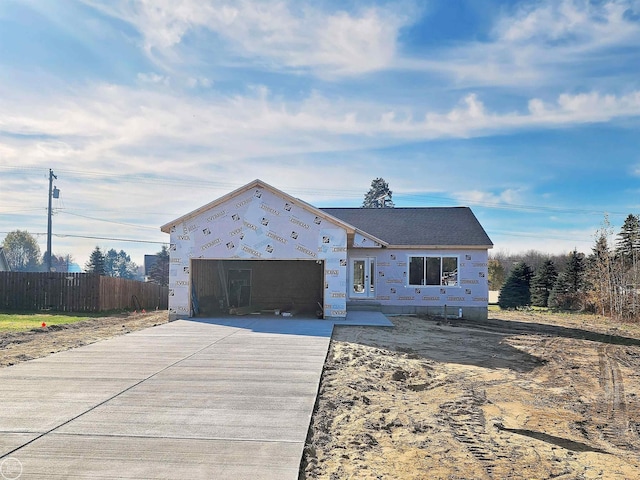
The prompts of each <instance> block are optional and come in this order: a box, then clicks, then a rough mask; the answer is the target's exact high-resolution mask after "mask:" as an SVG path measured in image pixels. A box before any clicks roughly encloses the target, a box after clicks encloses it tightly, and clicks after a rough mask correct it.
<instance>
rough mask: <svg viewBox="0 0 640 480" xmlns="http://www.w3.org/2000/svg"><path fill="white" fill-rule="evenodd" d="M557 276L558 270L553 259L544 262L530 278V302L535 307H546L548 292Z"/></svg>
mask: <svg viewBox="0 0 640 480" xmlns="http://www.w3.org/2000/svg"><path fill="white" fill-rule="evenodd" d="M557 278H558V272H557V271H556V266H555V264H554V263H553V260H547V261H546V262H544V263H543V264H542V265H541V266H540V267H539V268H538V270H536V274H535V275H534V276H533V278H532V279H531V304H532V305H535V306H536V307H546V306H548V302H549V294H550V293H551V290H552V289H553V286H554V285H555V283H556V279H557Z"/></svg>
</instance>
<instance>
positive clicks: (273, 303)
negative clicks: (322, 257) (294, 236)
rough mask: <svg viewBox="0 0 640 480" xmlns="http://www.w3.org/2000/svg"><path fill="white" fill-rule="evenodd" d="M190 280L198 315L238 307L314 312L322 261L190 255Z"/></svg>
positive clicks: (317, 305)
mask: <svg viewBox="0 0 640 480" xmlns="http://www.w3.org/2000/svg"><path fill="white" fill-rule="evenodd" d="M191 284H192V296H193V300H194V306H196V307H197V310H198V313H197V315H198V316H212V315H222V314H228V313H229V311H230V310H231V309H238V308H242V311H275V310H280V311H281V312H295V313H305V314H315V312H317V311H318V309H319V308H321V307H320V306H321V305H323V303H324V302H323V300H324V299H323V292H324V288H323V287H324V262H323V261H315V260H205V259H194V260H192V261H191ZM195 310H196V309H194V311H195ZM234 311H237V310H234Z"/></svg>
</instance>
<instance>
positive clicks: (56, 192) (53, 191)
mask: <svg viewBox="0 0 640 480" xmlns="http://www.w3.org/2000/svg"><path fill="white" fill-rule="evenodd" d="M54 178H55V179H56V180H57V179H58V177H56V176H55V175H54V174H53V170H51V169H49V214H48V218H47V272H50V271H51V255H52V254H51V199H52V198H58V197H59V196H60V190H58V189H57V188H54V187H53V179H54Z"/></svg>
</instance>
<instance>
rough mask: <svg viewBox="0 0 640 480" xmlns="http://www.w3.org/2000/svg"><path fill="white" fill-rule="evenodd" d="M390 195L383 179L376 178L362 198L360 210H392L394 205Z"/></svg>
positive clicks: (387, 185)
mask: <svg viewBox="0 0 640 480" xmlns="http://www.w3.org/2000/svg"><path fill="white" fill-rule="evenodd" d="M391 194H392V192H391V190H389V184H388V183H387V182H385V181H384V178H376V179H375V180H373V181H372V182H371V188H370V189H369V191H368V192H367V193H366V194H365V196H364V202H362V208H392V207H394V204H393V200H392V199H391Z"/></svg>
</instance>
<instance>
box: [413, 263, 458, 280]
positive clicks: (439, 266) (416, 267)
mask: <svg viewBox="0 0 640 480" xmlns="http://www.w3.org/2000/svg"><path fill="white" fill-rule="evenodd" d="M409 285H445V286H457V285H458V257H409Z"/></svg>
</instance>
